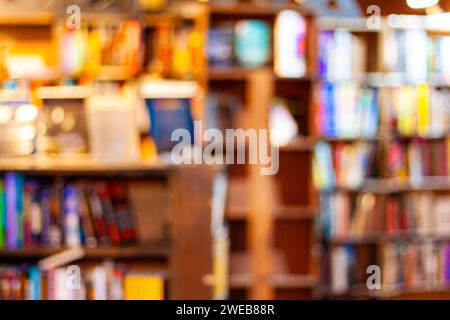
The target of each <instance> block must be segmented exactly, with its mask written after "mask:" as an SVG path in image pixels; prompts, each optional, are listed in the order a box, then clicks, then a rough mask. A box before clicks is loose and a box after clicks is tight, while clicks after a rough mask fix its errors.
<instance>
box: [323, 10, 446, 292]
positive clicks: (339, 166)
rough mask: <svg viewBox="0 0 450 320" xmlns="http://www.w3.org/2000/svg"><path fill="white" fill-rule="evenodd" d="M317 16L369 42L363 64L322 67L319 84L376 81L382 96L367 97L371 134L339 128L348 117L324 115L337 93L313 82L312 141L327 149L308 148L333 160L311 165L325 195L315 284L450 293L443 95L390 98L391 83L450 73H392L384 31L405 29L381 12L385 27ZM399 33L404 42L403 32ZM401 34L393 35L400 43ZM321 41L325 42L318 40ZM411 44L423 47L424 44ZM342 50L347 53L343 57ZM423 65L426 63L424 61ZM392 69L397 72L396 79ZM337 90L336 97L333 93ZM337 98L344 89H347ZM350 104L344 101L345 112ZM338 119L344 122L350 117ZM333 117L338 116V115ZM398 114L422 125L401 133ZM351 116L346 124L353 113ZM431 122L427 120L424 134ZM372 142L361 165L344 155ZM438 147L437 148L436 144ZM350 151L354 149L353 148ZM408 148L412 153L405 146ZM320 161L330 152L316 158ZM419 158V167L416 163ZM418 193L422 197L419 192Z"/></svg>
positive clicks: (373, 86)
mask: <svg viewBox="0 0 450 320" xmlns="http://www.w3.org/2000/svg"><path fill="white" fill-rule="evenodd" d="M318 24H319V25H320V26H321V30H328V31H325V32H328V34H330V32H331V33H335V34H336V33H338V32H340V31H338V30H343V29H344V30H346V32H347V33H346V34H347V35H349V36H350V37H352V39H353V40H352V43H353V45H354V44H355V43H359V44H360V45H361V44H362V45H363V46H364V47H365V50H362V51H360V55H364V60H365V62H364V63H362V65H363V69H362V70H359V73H358V74H355V73H353V74H352V75H351V79H343V80H340V79H338V80H336V79H329V78H328V79H327V78H326V77H325V78H324V77H323V74H322V75H321V76H322V77H319V78H320V79H321V80H319V81H318V84H317V85H318V86H319V87H321V88H324V87H326V86H328V87H327V88H331V89H327V90H336V91H335V92H337V91H338V90H340V89H339V87H340V86H341V87H344V86H345V85H348V83H350V84H356V86H357V87H360V88H364V89H368V90H376V92H377V95H378V101H377V102H376V103H375V104H373V105H372V106H373V107H374V108H376V110H377V111H376V112H377V113H378V116H376V117H374V118H375V119H377V118H378V121H377V124H376V130H375V131H373V132H372V134H367V133H366V134H364V133H359V134H354V135H347V136H346V135H345V134H344V135H341V136H340V135H339V131H338V130H340V129H342V130H344V129H345V128H344V126H343V125H342V126H341V127H340V126H339V124H338V123H337V122H335V123H330V122H326V121H328V120H325V119H326V118H325V117H326V116H328V117H330V116H329V114H332V116H331V117H333V115H335V113H336V114H337V113H338V112H343V111H342V110H340V111H339V109H337V108H338V106H337V104H338V103H340V100H336V98H333V99H334V100H325V99H326V98H324V95H323V94H322V93H321V91H320V89H318V90H316V91H315V100H316V102H315V104H314V108H315V109H314V114H315V117H316V120H315V121H316V123H315V132H316V133H315V136H317V137H319V140H318V141H320V142H319V143H320V144H321V146H322V147H324V146H328V147H329V148H330V149H327V150H328V151H325V152H323V151H324V149H319V147H316V151H315V156H314V157H315V160H314V161H315V165H317V167H316V169H318V168H321V169H323V168H325V167H327V168H329V169H330V171H327V174H325V175H324V172H322V173H321V172H320V170H321V169H318V170H319V171H317V172H315V173H316V174H317V175H318V176H317V177H318V181H316V184H319V185H320V187H318V189H319V194H320V198H321V200H320V210H319V214H318V217H317V222H318V229H317V230H318V233H319V238H320V243H321V247H320V252H321V262H320V265H321V270H322V272H321V284H320V285H319V286H318V287H317V288H316V294H317V297H322V298H365V299H398V298H400V299H409V298H412V299H424V298H434V299H436V298H448V296H449V291H448V285H447V281H446V280H445V279H446V278H445V276H444V275H443V273H442V272H444V273H445V271H444V270H446V268H447V264H446V263H447V262H446V261H447V260H446V259H445V258H443V257H442V256H441V255H445V253H442V252H443V250H445V248H446V247H445V245H446V243H447V241H448V234H449V230H448V227H447V226H446V225H445V224H444V222H443V220H438V219H443V217H445V215H448V213H449V212H448V196H449V191H450V184H449V182H450V178H449V176H448V164H449V159H448V150H449V149H448V141H449V114H448V111H446V110H448V105H446V103H447V104H448V99H447V100H446V101H447V102H446V103H445V102H444V103H443V104H442V107H441V109H438V108H439V106H440V105H438V102H436V100H430V99H431V98H430V96H432V95H433V93H431V95H430V93H429V92H428V91H427V93H426V94H425V96H424V97H423V98H422V100H420V98H417V100H413V102H412V104H409V105H408V102H407V101H406V100H404V99H403V100H395V101H394V100H393V98H392V97H393V95H392V92H394V91H395V90H400V91H401V90H408V89H411V88H414V89H411V90H419V92H420V87H421V86H422V87H423V86H424V87H425V88H427V89H425V90H430V92H431V91H432V90H435V91H438V92H439V93H443V94H445V92H448V83H446V81H445V79H443V78H439V77H438V79H437V80H436V77H434V76H433V75H432V76H431V77H427V79H422V80H421V81H414V80H413V79H411V78H408V76H407V74H406V71H400V72H399V71H397V73H394V72H393V70H392V66H388V65H387V64H386V63H385V62H386V60H385V55H384V53H385V52H386V51H385V50H386V49H389V50H391V49H392V42H391V43H389V42H388V40H387V39H389V37H390V36H392V33H396V32H397V33H401V31H400V32H398V31H399V30H402V31H405V30H408V28H396V27H394V26H392V25H390V24H389V23H388V21H387V19H383V20H382V27H380V28H377V29H374V30H370V29H368V28H367V26H366V20H362V19H359V20H358V19H356V20H355V19H353V21H351V19H350V20H348V19H341V20H340V19H331V20H330V19H325V20H323V21H318ZM422 31H423V32H425V33H426V34H427V35H428V36H429V37H430V38H429V39H430V41H431V39H433V40H434V39H436V38H435V37H439V36H445V35H447V32H446V31H445V30H440V31H436V30H428V29H420V31H419V32H422ZM325 36H326V35H325ZM325 36H324V37H325ZM335 39H336V38H335ZM390 39H392V38H390ZM395 39H396V40H395V41H397V42H398V43H400V41H401V38H395ZM319 41H321V40H319ZM398 43H397V45H399V46H401V45H400V44H398ZM322 44H324V42H323V43H322ZM418 45H419V44H418ZM350 48H351V47H349V48H347V49H346V50H348V51H347V52H354V51H351V50H352V49H350ZM433 48H434V49H429V50H431V52H433V58H432V61H435V60H434V59H438V58H437V57H436V58H434V57H435V56H434V55H436V56H437V53H436V52H435V51H433V50H436V47H433ZM319 49H320V50H325V49H326V48H325V47H323V48H320V47H319ZM402 49H404V48H402ZM400 50H401V49H400ZM413 50H417V51H423V52H426V51H427V49H426V48H425V49H424V48H422V47H420V48H419V47H417V48H415V49H413ZM322 52H323V51H322ZM361 52H365V53H361ZM429 52H430V51H429ZM409 54H411V53H409ZM406 55H408V53H406ZM323 56H326V54H325V55H322V57H323ZM319 59H320V58H319ZM352 59H353V61H360V60H359V59H361V57H360V56H358V55H357V56H356V57H355V56H353V57H352ZM399 59H400V60H401V63H405V62H404V60H405V59H406V56H401V57H400V58H399ZM344 60H345V58H344V59H342V60H340V61H341V62H342V61H344ZM419 61H420V60H419ZM416 62H417V60H416ZM429 63H430V64H431V63H432V62H429ZM354 64H355V62H353V65H354ZM419 64H420V62H419V63H416V66H415V68H416V70H417V68H420V67H419ZM427 68H428V70H429V68H430V66H428V67H427ZM353 72H355V71H353ZM349 74H350V73H349ZM355 75H356V76H355ZM393 78H394V79H397V80H392V79H393ZM398 79H400V80H398ZM405 88H406V89H405ZM418 88H419V89H418ZM342 90H344V89H342ZM372 92H375V91H372ZM433 92H434V91H433ZM334 94H335V95H334V97H336V93H334ZM419 94H420V93H419ZM341 98H343V99H345V98H344V96H341ZM347 98H348V96H347ZM415 99H416V98H415ZM330 101H334V102H333V103H335V104H334V105H333V107H330V106H331V104H330V103H331V102H330ZM346 101H347V105H351V102H350V101H351V100H346ZM342 102H344V100H342ZM408 106H410V107H411V109H410V110H414V111H413V113H411V114H409V115H405V114H396V112H400V111H398V110H401V108H402V107H403V108H408ZM321 108H325V109H326V108H334V109H326V110H327V111H326V112H327V113H325V114H326V116H324V113H323V112H324V111H323V109H321ZM395 108H398V109H395ZM432 108H434V109H432ZM321 110H322V111H321ZM330 110H332V111H330ZM349 110H350V109H347V111H348V112H351V111H349ZM431 110H433V111H431ZM439 110H440V111H439ZM332 112H333V113H332ZM334 112H335V113H334ZM416 112H417V113H416ZM431 114H434V115H435V117H436V116H437V117H438V118H439V119H440V120H441V121H442V126H440V122H439V121H440V120H436V119H437V118H431V116H430V115H431ZM393 115H394V116H393ZM347 116H348V117H351V114H349V113H347ZM331 117H330V118H331ZM330 118H328V119H330ZM338 119H340V120H341V122H345V120H346V119H349V118H346V119H344V118H338ZM350 119H351V118H350ZM324 121H325V122H324ZM329 121H333V120H329ZM334 121H337V120H336V117H335V118H334ZM404 121H407V123H408V124H407V126H409V127H408V128H412V127H414V128H416V129H417V130H418V131H415V133H411V132H410V133H405V131H404V130H405V127H402V126H403V125H404ZM424 122H425V124H424ZM348 125H349V126H350V127H351V121H349V122H348ZM416 126H417V127H416ZM324 128H325V129H324ZM330 128H331V129H330ZM419 128H421V129H419ZM424 128H425V129H424ZM431 128H438V130H437V131H439V132H438V133H437V132H433V133H431V130H432V129H431ZM347 129H348V126H347ZM416 129H413V130H416ZM327 130H331V131H327ZM332 130H334V132H332ZM421 130H422V131H421ZM427 130H430V131H429V133H428V134H427V133H426V131H427ZM330 132H331V133H330ZM417 141H420V142H419V143H421V146H422V147H423V148H422V149H421V151H419V154H420V155H421V157H419V158H420V159H418V158H416V157H414V156H413V152H412V151H411V149H412V148H413V147H411V145H414V143H417ZM368 145H370V146H375V149H373V150H374V151H372V153H371V154H372V155H371V156H370V155H369V156H368V157H369V158H368V159H367V162H366V163H365V165H363V166H362V167H361V168H359V167H358V161H357V160H355V158H353V160H350V159H349V158H347V160H343V159H344V158H343V157H344V156H343V154H345V152H351V151H349V150H350V148H351V147H353V148H355V146H359V147H361V146H366V147H367V146H368ZM393 146H403V147H404V148H405V149H403V150H409V151H405V153H402V152H403V151H402V150H399V152H400V153H399V154H394V153H393ZM328 147H326V148H328ZM369 150H370V149H369ZM431 150H433V151H431ZM437 150H442V152H441V153H439V152H438V151H437ZM322 152H323V153H322ZM353 152H356V151H355V149H353ZM406 152H409V153H408V154H406ZM427 152H432V155H431V154H430V153H428V156H427ZM369 154H370V153H369ZM349 155H350V153H347V156H349ZM429 156H430V157H429ZM427 157H429V158H427ZM425 159H427V160H425ZM320 161H325V162H327V161H329V162H328V164H325V162H322V164H320V163H319V162H320ZM342 161H344V162H342ZM345 161H348V162H345ZM351 161H353V162H351ZM396 161H400V164H399V162H397V164H398V165H399V167H401V168H402V170H403V171H402V172H401V173H400V172H399V171H396V169H395V163H396ZM322 165H324V166H322ZM440 165H441V166H440ZM418 167H419V168H420V169H417V168H418ZM441 169H442V170H441ZM325 170H327V169H325ZM358 170H362V172H363V176H362V179H361V180H359V183H352V182H351V181H352V180H351V179H358V178H357V177H358ZM325 177H334V179H332V180H333V181H325V180H322V178H325ZM345 179H348V180H345ZM353 182H354V180H353ZM419 198H420V199H422V200H423V202H420V201H418V200H417V199H419ZM424 199H427V200H424ZM426 201H430V202H429V203H428V204H429V206H428V207H425V206H426ZM439 201H441V203H442V204H441V207H439V203H440V202H439ZM439 208H440V209H439ZM420 219H423V220H420ZM433 219H436V220H433ZM424 221H428V223H430V225H427V226H426V227H425V226H424V225H423V223H425V222H424ZM431 221H433V222H431ZM427 228H428V229H427ZM427 250H428V251H427ZM433 259H437V260H433ZM371 265H372V266H373V265H374V266H379V267H380V270H381V275H380V276H381V278H380V279H381V288H379V289H373V290H370V289H369V288H368V285H367V284H366V280H367V279H368V277H369V276H370V274H371V273H368V271H367V268H368V267H369V266H371ZM433 268H436V269H433Z"/></svg>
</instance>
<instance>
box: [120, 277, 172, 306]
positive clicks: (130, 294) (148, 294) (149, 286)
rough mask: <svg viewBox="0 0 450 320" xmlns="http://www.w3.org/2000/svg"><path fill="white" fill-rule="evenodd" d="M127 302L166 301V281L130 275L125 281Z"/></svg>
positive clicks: (159, 278) (158, 278)
mask: <svg viewBox="0 0 450 320" xmlns="http://www.w3.org/2000/svg"><path fill="white" fill-rule="evenodd" d="M124 297H125V300H164V280H163V279H162V278H161V277H159V276H154V275H150V276H147V275H128V276H126V277H125V280H124Z"/></svg>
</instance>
